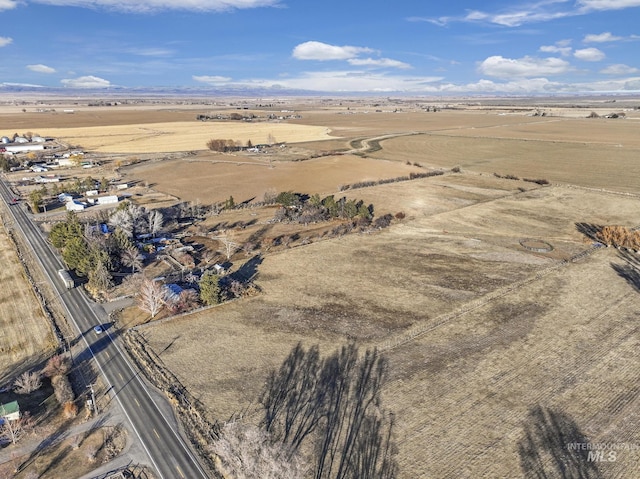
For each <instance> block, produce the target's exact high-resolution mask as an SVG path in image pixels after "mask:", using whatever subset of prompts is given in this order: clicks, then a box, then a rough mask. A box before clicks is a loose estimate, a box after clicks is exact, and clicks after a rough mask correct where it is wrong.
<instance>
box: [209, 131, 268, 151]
mask: <svg viewBox="0 0 640 479" xmlns="http://www.w3.org/2000/svg"><path fill="white" fill-rule="evenodd" d="M275 143H276V138H275V137H274V136H273V134H272V133H269V134H268V135H267V144H269V145H273V144H275ZM207 148H209V149H210V150H211V151H217V152H221V153H227V152H230V151H240V150H242V149H243V148H253V143H252V142H251V140H247V142H246V144H244V145H243V143H242V141H240V140H225V139H222V138H212V139H210V140H209V141H207Z"/></svg>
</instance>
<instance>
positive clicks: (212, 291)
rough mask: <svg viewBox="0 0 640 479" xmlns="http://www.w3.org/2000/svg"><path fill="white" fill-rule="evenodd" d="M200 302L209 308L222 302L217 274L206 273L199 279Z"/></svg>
mask: <svg viewBox="0 0 640 479" xmlns="http://www.w3.org/2000/svg"><path fill="white" fill-rule="evenodd" d="M199 284H200V300H201V301H202V302H203V303H204V304H206V305H208V306H211V305H212V304H218V303H220V302H222V288H221V287H220V277H219V276H218V275H217V274H214V273H211V272H207V273H205V274H204V275H203V276H202V279H200V283H199Z"/></svg>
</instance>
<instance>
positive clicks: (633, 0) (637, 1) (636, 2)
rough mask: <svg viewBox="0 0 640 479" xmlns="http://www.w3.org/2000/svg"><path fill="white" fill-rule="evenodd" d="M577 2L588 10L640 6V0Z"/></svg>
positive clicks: (584, 0) (587, 0)
mask: <svg viewBox="0 0 640 479" xmlns="http://www.w3.org/2000/svg"><path fill="white" fill-rule="evenodd" d="M577 4H578V5H579V6H581V7H582V8H584V9H586V10H621V9H623V8H631V7H640V0H578V2H577Z"/></svg>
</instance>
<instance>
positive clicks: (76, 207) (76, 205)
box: [65, 200, 86, 211]
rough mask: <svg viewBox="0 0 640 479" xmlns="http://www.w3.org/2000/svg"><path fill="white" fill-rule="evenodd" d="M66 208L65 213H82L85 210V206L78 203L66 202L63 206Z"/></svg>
mask: <svg viewBox="0 0 640 479" xmlns="http://www.w3.org/2000/svg"><path fill="white" fill-rule="evenodd" d="M65 206H66V207H67V211H82V210H84V209H85V208H86V206H85V205H84V204H82V203H80V202H79V201H73V200H72V201H67V204H66V205H65Z"/></svg>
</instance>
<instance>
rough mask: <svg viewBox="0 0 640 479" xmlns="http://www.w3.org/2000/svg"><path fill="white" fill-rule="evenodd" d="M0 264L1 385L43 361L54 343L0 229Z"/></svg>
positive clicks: (35, 300) (20, 267)
mask: <svg viewBox="0 0 640 479" xmlns="http://www.w3.org/2000/svg"><path fill="white" fill-rule="evenodd" d="M0 264H2V268H1V269H0V284H2V285H3V287H2V290H1V291H0V359H1V361H0V364H1V366H0V385H4V384H5V382H6V381H7V380H11V379H15V376H16V375H17V374H19V373H20V372H22V371H24V370H28V369H29V367H31V366H35V365H36V364H38V363H39V362H40V361H42V360H43V359H45V358H46V357H47V356H48V355H49V354H50V353H51V352H52V350H53V347H54V345H55V342H54V338H53V334H52V332H51V328H50V327H49V323H48V322H47V320H46V318H45V317H44V315H43V313H42V310H41V309H40V305H39V304H38V301H37V299H36V298H35V296H34V295H33V292H32V290H31V286H30V285H29V283H28V282H27V280H26V278H25V276H24V270H23V267H22V264H21V263H20V261H19V260H18V258H17V256H16V252H15V249H14V247H13V245H12V243H11V241H10V239H9V237H8V236H7V233H6V232H5V229H4V226H1V227H0Z"/></svg>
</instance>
